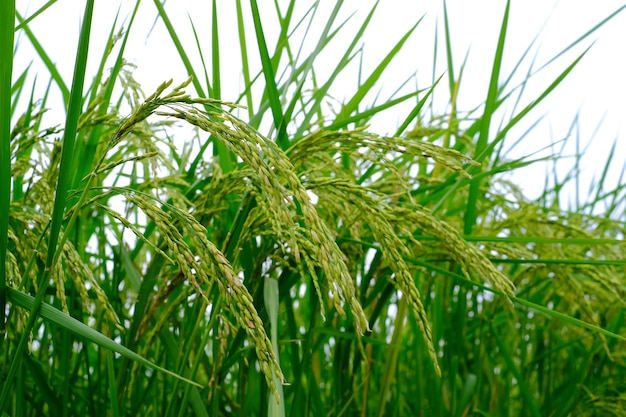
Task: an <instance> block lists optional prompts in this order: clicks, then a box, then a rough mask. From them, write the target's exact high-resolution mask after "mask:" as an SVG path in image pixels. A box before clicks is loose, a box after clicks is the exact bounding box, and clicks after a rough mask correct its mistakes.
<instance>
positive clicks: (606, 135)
mask: <svg viewBox="0 0 626 417" xmlns="http://www.w3.org/2000/svg"><path fill="white" fill-rule="evenodd" d="M18 3H19V4H18V11H19V12H21V13H22V14H23V15H26V16H28V15H30V14H31V13H32V12H34V11H35V10H37V9H38V7H39V6H40V5H41V4H43V3H44V1H32V2H26V1H22V2H18ZM242 3H247V2H245V1H243V2H242ZM335 3H336V2H334V1H330V0H321V4H322V6H323V7H322V8H321V10H320V12H319V13H320V16H318V17H317V19H319V20H317V21H318V22H319V26H320V27H316V28H315V30H318V31H321V29H322V28H321V26H322V25H323V24H324V23H325V22H326V20H325V18H324V15H325V14H327V13H328V10H329V9H330V8H331V7H332V6H334V4H335ZM79 4H80V6H78V5H79ZM210 4H211V2H208V1H190V0H189V1H185V0H170V1H169V2H167V3H166V9H167V11H168V13H170V17H171V19H172V21H173V23H174V25H175V27H176V30H177V32H178V33H179V35H180V36H181V37H182V38H183V39H186V42H189V47H188V49H187V50H188V51H195V41H194V40H193V37H191V29H190V25H189V17H188V16H191V18H192V19H193V21H194V24H195V25H196V29H197V30H198V33H199V36H200V37H201V42H202V43H203V47H204V52H203V53H204V55H205V59H210V49H209V48H210V30H211V15H210V7H211V6H210ZM297 4H298V5H306V6H307V7H308V6H309V5H310V4H312V2H311V1H302V0H301V1H300V2H298V3H297ZM372 4H373V1H371V0H361V1H358V0H346V1H345V6H344V9H345V12H344V13H343V14H342V16H344V17H347V16H348V15H349V14H350V13H351V12H352V11H356V15H355V16H354V17H353V20H352V21H353V22H354V23H355V24H356V23H359V22H361V21H362V20H363V19H364V17H365V15H366V14H367V12H368V11H369V10H370V9H371V5H372ZM504 4H505V2H504V1H493V0H492V1H487V0H477V1H467V0H449V1H448V2H447V5H448V13H449V19H450V26H451V36H452V42H453V48H454V60H455V68H454V69H455V72H456V73H457V74H456V75H458V71H459V69H460V66H461V63H462V62H463V59H464V57H465V55H466V54H467V53H468V51H469V55H468V61H467V66H466V69H465V73H464V75H463V82H462V84H461V90H460V96H459V104H458V106H459V109H460V110H469V109H472V108H474V107H476V106H478V105H480V104H481V103H482V102H484V100H485V98H486V92H487V84H488V81H489V77H490V73H491V65H492V62H493V56H494V51H495V47H496V43H497V38H498V34H499V29H500V25H501V21H502V15H503V11H504ZM442 5H443V2H442V1H421V2H418V1H415V0H413V1H409V0H382V1H381V2H380V5H379V7H378V10H377V12H376V14H375V17H374V20H373V22H372V23H371V25H370V28H369V29H368V32H367V35H366V37H365V39H364V41H365V47H364V51H365V52H364V56H363V62H364V65H365V70H364V74H365V76H367V75H368V74H369V71H371V69H373V68H374V67H375V66H376V65H377V63H378V62H379V60H380V59H381V58H382V57H383V56H384V55H385V54H386V53H387V52H388V51H389V49H390V48H391V47H392V45H393V44H395V42H396V41H397V40H399V39H400V37H401V36H402V35H403V34H404V33H405V32H406V31H407V30H408V29H409V28H410V27H411V26H412V25H413V24H414V23H415V22H416V21H417V20H418V19H419V18H421V17H422V16H424V19H423V21H422V23H420V25H419V26H418V28H417V30H416V31H415V32H414V34H413V36H412V37H411V38H410V39H409V41H408V43H407V44H406V45H405V48H404V50H403V51H402V53H401V54H400V56H398V57H397V60H395V61H394V62H392V64H391V66H390V68H388V72H387V75H386V77H384V79H383V80H382V82H381V83H380V88H381V89H382V90H381V91H382V94H381V100H383V99H384V98H385V97H387V96H388V94H390V93H391V92H393V91H394V90H395V89H396V88H397V87H398V86H399V85H400V84H401V83H402V81H404V80H406V79H407V78H408V77H410V76H411V75H413V74H415V73H417V80H418V83H419V86H420V88H424V87H427V86H428V85H429V83H430V80H431V77H432V70H433V68H432V66H433V45H434V34H435V32H436V29H435V28H436V25H438V30H439V40H440V45H439V61H438V62H437V67H436V70H435V73H436V74H437V76H438V75H441V74H443V73H444V71H445V69H446V64H445V55H444V53H445V50H444V43H443V32H442V31H443V6H442ZM622 5H624V2H623V0H622V1H615V0H602V1H596V2H593V3H592V2H589V1H580V0H568V1H560V2H558V1H554V0H525V1H522V0H513V1H512V5H511V17H510V23H509V32H508V35H507V42H506V47H505V57H504V64H503V68H502V73H501V80H504V79H505V78H506V77H507V76H508V74H509V73H510V72H511V71H512V70H513V68H514V66H515V65H516V63H517V62H518V60H519V58H520V57H521V55H522V54H523V52H524V51H525V50H526V48H527V47H528V46H529V45H530V43H531V42H532V41H533V39H535V38H536V37H537V38H538V41H537V42H536V44H535V45H534V47H533V49H532V50H531V52H530V53H529V55H528V56H527V58H526V60H525V61H524V62H523V63H522V66H521V71H519V74H518V78H517V82H519V81H521V80H522V77H523V76H524V75H525V73H526V71H527V68H528V67H529V65H531V63H532V61H533V60H534V62H535V64H534V68H536V69H538V68H540V67H541V66H542V65H543V64H545V63H546V62H547V61H549V60H550V58H552V57H553V56H554V55H556V54H557V53H558V52H560V51H561V50H562V49H564V48H565V47H566V46H568V45H569V44H570V43H571V42H573V41H574V40H575V39H577V38H578V37H579V36H580V35H582V34H583V33H585V32H586V31H587V30H589V29H590V28H592V27H593V26H594V25H595V24H597V23H598V22H599V21H601V20H602V19H604V18H605V17H607V16H608V15H609V14H611V13H612V12H613V11H615V10H617V9H618V8H619V7H621V6H622ZM133 6H134V2H131V1H123V2H121V9H120V21H122V20H124V19H125V18H126V17H127V16H128V15H129V13H130V10H131V9H132V7H133ZM218 6H219V7H218V14H219V22H220V26H221V29H223V32H222V33H221V34H220V41H221V48H222V49H221V53H222V76H223V77H224V86H223V88H222V98H223V99H224V100H235V99H236V98H237V97H238V95H239V92H240V88H241V71H240V61H239V51H238V49H237V48H238V40H237V36H238V35H237V28H236V20H235V18H236V15H235V7H234V1H222V2H218ZM259 6H260V7H261V11H262V12H263V13H264V19H266V20H264V23H265V28H266V29H267V30H268V32H269V33H268V44H269V45H273V44H274V38H273V36H272V33H271V28H272V27H276V28H277V24H276V23H275V17H274V16H275V11H274V2H273V1H270V0H259ZM82 7H83V2H75V1H70V0H65V1H63V0H60V1H59V2H58V3H57V4H55V5H54V6H52V8H51V9H49V10H48V11H46V12H45V13H44V14H43V15H41V16H40V17H38V18H37V19H36V20H35V21H33V22H32V24H31V28H32V30H33V31H34V32H35V34H36V36H38V38H39V40H40V42H41V43H42V44H43V46H44V48H45V49H46V51H47V52H48V54H49V55H50V57H51V59H52V60H53V61H54V62H56V63H57V66H58V69H59V71H60V72H61V74H62V76H63V77H64V78H65V80H66V82H67V84H68V85H70V84H71V76H72V70H73V65H74V54H75V50H76V45H77V42H78V41H77V39H78V32H79V22H80V17H81V15H82V13H83V10H82ZM118 7H120V2H119V1H97V2H96V10H95V14H94V16H95V19H94V28H93V30H94V33H93V35H92V45H91V48H90V54H91V55H90V56H94V57H95V59H93V60H90V68H92V70H95V68H96V66H97V64H98V62H99V56H100V54H101V53H102V48H103V46H104V42H105V39H106V36H108V33H109V31H110V29H111V26H112V24H113V23H112V22H113V20H114V18H115V14H116V12H117V10H118ZM298 10H299V9H296V15H298V13H302V11H298ZM155 15H156V8H155V6H154V4H153V2H149V1H144V2H142V4H141V8H140V12H139V22H137V24H136V25H135V27H134V28H133V32H132V34H131V38H130V44H129V46H128V48H127V53H126V58H127V60H129V61H131V62H134V63H135V64H136V65H137V67H138V68H137V70H136V72H135V77H136V78H137V80H138V81H140V82H141V84H142V86H143V88H144V91H145V92H146V93H147V94H150V93H151V92H152V90H153V89H154V88H155V87H156V86H157V85H158V84H160V83H161V82H162V81H164V80H166V79H170V78H173V79H174V80H175V82H180V81H182V80H184V79H186V77H187V74H186V73H185V71H184V69H183V66H182V64H181V63H180V60H179V58H178V55H177V54H176V52H175V50H174V47H173V44H172V42H171V40H170V39H169V37H168V35H167V33H166V31H165V28H164V26H163V24H162V22H161V21H158V22H157V24H156V26H155V28H154V30H153V32H152V33H151V35H150V37H149V38H147V34H148V31H149V29H150V27H151V25H152V23H153V22H154V18H155ZM342 20H343V19H342V18H339V19H338V21H342ZM273 21H274V23H273V24H272V22H273ZM118 24H119V22H118ZM542 28H543V29H542ZM354 30H356V29H355V28H354V26H348V28H346V29H345V32H344V33H346V34H348V33H354ZM248 33H249V34H250V35H252V33H253V28H252V26H251V25H250V27H249V28H248ZM18 40H19V42H20V44H19V47H18V50H17V55H16V64H15V68H14V71H15V73H16V74H19V73H21V71H22V70H23V69H24V68H25V67H26V66H27V65H28V64H29V62H31V61H32V66H33V68H32V75H34V74H35V73H37V74H38V77H39V78H38V81H37V83H38V86H39V87H40V88H41V89H43V88H44V87H45V84H46V83H47V81H44V79H45V78H46V77H47V76H48V74H47V72H46V70H45V68H44V67H43V65H42V64H41V62H40V61H39V60H38V58H37V56H36V54H35V53H34V51H33V50H32V49H31V47H30V43H29V41H28V39H27V38H26V37H25V36H24V35H23V33H21V32H18ZM316 40H317V39H316V38H315V37H313V38H311V42H314V41H316ZM351 40H352V39H350V38H345V37H344V38H340V39H338V40H337V45H336V49H335V50H334V51H333V50H329V52H328V62H329V64H332V63H334V62H336V59H338V58H337V57H338V54H340V53H342V52H343V51H342V45H347V44H348V43H349V42H350V41H351ZM593 41H595V44H594V45H593V48H592V49H591V50H590V51H589V53H588V54H587V55H586V57H585V58H583V61H582V62H581V63H580V64H579V66H578V67H577V68H576V69H575V70H574V72H573V73H572V74H570V76H569V77H568V79H566V81H564V82H563V83H562V84H561V86H560V87H559V88H558V89H557V90H556V91H555V92H553V93H552V96H551V97H550V98H549V99H547V100H546V101H545V102H544V103H543V104H542V105H541V106H540V107H539V108H538V109H536V110H535V111H534V112H533V113H531V114H530V116H528V118H527V120H526V123H525V124H523V125H521V126H520V128H519V129H517V130H513V131H511V132H510V134H509V137H508V139H507V140H508V142H507V143H509V144H513V143H514V142H515V140H516V139H517V138H518V137H519V136H520V135H521V134H522V133H523V132H524V131H525V130H526V129H527V128H528V126H529V125H530V124H532V123H533V122H534V121H536V120H537V119H539V118H540V117H542V116H543V119H542V121H541V122H540V123H539V125H537V126H536V127H535V128H534V130H533V131H532V133H530V134H529V136H528V137H526V138H525V139H524V141H522V143H521V144H520V145H518V146H517V147H516V148H515V149H514V151H513V152H512V153H511V155H514V156H516V157H519V156H522V155H527V154H530V153H532V152H535V151H537V150H539V149H541V148H544V147H545V146H547V145H549V144H550V143H551V142H553V141H557V140H560V139H563V138H565V137H566V135H567V134H568V131H569V130H570V127H571V125H572V123H573V121H574V119H575V118H576V117H578V127H579V133H574V136H573V137H572V138H571V139H570V145H571V146H569V147H568V148H567V151H566V152H565V153H566V154H569V155H571V154H572V153H573V152H574V151H575V146H574V145H575V140H576V138H575V135H576V134H578V135H579V137H580V140H581V142H582V146H584V145H585V144H587V142H588V141H589V140H590V139H592V137H593V144H592V146H591V147H590V148H589V149H588V151H587V153H586V155H585V158H584V159H583V165H582V168H583V170H584V173H585V175H584V178H585V179H586V180H587V181H591V180H592V177H593V175H599V173H600V172H601V170H602V169H603V167H604V162H605V161H606V158H607V154H608V151H609V149H610V147H611V146H612V144H613V142H614V141H615V140H616V139H617V138H618V137H619V136H620V135H621V134H622V132H623V129H624V126H623V123H622V120H623V118H624V114H626V104H625V103H626V102H625V100H624V99H623V97H624V95H625V93H626V80H625V77H624V74H626V57H625V54H624V50H623V45H624V41H626V12H622V13H621V14H620V15H618V16H617V17H615V18H614V19H613V20H611V21H610V22H609V23H608V24H606V25H605V26H604V27H603V28H602V29H601V30H599V31H598V32H596V33H595V34H593V35H592V36H590V37H589V38H588V39H587V40H586V41H584V42H582V44H581V45H579V46H578V47H577V48H575V49H574V50H572V51H570V52H569V53H567V54H565V55H564V56H563V57H562V58H561V59H559V60H557V61H555V63H553V64H552V65H550V66H549V67H547V68H546V69H544V70H543V71H541V72H540V73H539V74H536V76H534V77H533V78H532V81H531V82H530V83H529V84H528V86H527V88H526V93H525V95H524V96H523V98H522V103H521V104H520V106H518V110H519V109H521V108H522V107H523V106H522V104H523V105H525V104H527V103H528V102H529V100H532V99H534V98H536V97H537V96H538V95H539V94H540V93H541V92H542V91H543V89H545V88H546V87H547V86H548V85H549V84H550V83H551V82H552V80H553V79H554V78H555V77H556V76H557V75H558V74H559V73H560V72H561V71H563V70H564V69H565V68H566V66H567V65H568V64H569V63H571V62H572V61H573V60H574V59H575V58H576V57H577V56H578V55H579V54H580V53H581V52H582V51H583V50H584V49H585V48H586V47H587V46H589V45H590V44H591V43H592V42H593ZM248 47H249V50H254V42H253V40H252V38H251V39H250V40H249V43H248ZM271 48H272V46H270V49H271ZM229 51H232V52H231V53H230V54H229ZM229 56H232V58H229ZM209 65H210V64H209ZM331 70H332V68H329V72H330V71H331ZM321 72H322V70H321V69H320V71H319V73H320V74H319V75H320V77H321V78H322V79H324V76H323V74H322V73H321ZM446 77H447V75H446ZM31 79H32V78H31ZM355 80H356V77H355V76H354V75H352V76H348V74H346V77H345V78H344V79H342V84H341V85H345V87H346V91H345V92H342V91H338V90H333V91H332V94H333V95H334V96H335V97H336V98H338V99H341V98H342V96H346V95H347V96H349V95H350V94H351V93H352V92H353V91H354V88H355V87H356V81H355ZM516 84H517V83H516V82H513V83H512V84H511V85H510V86H511V87H512V86H514V85H516ZM411 86H412V87H413V88H414V87H415V84H414V83H413V84H412V85H411ZM435 94H436V100H437V101H436V103H438V104H439V105H440V106H441V107H440V110H441V111H443V110H445V108H444V107H443V106H445V104H446V103H447V94H448V86H447V78H444V79H443V80H442V82H441V84H440V85H439V87H438V89H437V90H436V93H435ZM57 100H58V96H57ZM52 103H55V105H57V106H58V105H59V103H60V102H59V101H53V102H51V104H52ZM512 106H513V101H511V102H510V103H508V105H507V104H505V105H504V112H505V114H506V113H507V112H510V111H511V108H512ZM406 112H407V110H406V107H405V108H399V109H398V110H397V111H394V112H387V113H386V114H384V115H381V117H378V118H377V119H375V121H374V122H373V123H372V126H371V129H372V130H374V131H376V132H378V133H381V134H385V133H391V132H392V131H394V130H395V127H397V125H398V123H400V121H401V120H402V119H403V118H404V116H405V114H406ZM62 114H63V113H62V112H59V111H58V108H57V111H52V112H51V115H53V117H59V116H60V118H59V119H57V120H55V123H62V120H63V119H62ZM54 115H56V116H54ZM383 116H384V117H383ZM601 120H602V124H601V125H600V126H598V125H599V123H600V121H601ZM496 128H497V122H496V123H494V125H493V126H492V132H493V133H495V129H496ZM596 129H597V131H596ZM594 132H595V135H594ZM493 133H492V134H493ZM559 149H560V148H555V149H554V151H558V150H559ZM624 155H626V147H625V146H624V145H622V144H621V143H619V144H618V148H617V154H616V156H615V161H614V164H615V167H614V170H613V171H614V172H613V178H614V179H615V180H616V176H617V175H618V174H619V172H620V170H621V169H622V166H623V165H624ZM537 171H538V168H537V167H534V168H531V169H530V170H526V171H520V172H519V173H518V174H517V175H516V176H515V177H514V178H515V181H516V182H518V183H521V184H522V185H523V186H524V188H525V189H526V190H527V192H528V194H529V196H536V195H537V193H538V192H539V191H540V190H541V187H542V186H543V178H544V177H545V173H544V172H543V171H541V170H539V171H540V172H537ZM531 174H537V175H531ZM585 191H586V185H585V188H583V196H584V195H585Z"/></svg>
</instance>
